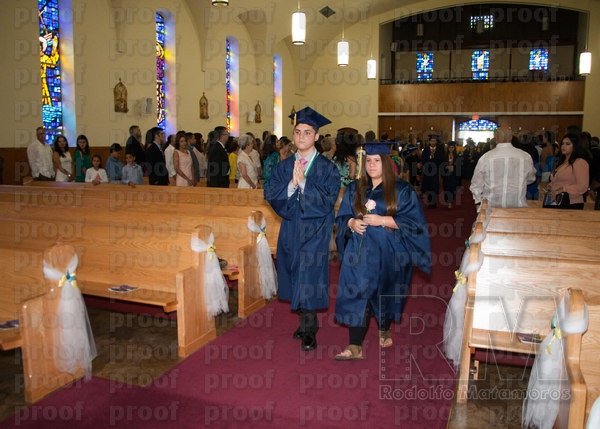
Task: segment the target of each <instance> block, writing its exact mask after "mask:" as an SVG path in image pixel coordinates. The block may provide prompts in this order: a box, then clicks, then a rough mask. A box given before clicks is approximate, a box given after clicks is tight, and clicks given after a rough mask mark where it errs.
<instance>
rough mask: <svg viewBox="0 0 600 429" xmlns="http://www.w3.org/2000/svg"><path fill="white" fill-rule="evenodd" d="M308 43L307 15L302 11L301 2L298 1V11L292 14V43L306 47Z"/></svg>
mask: <svg viewBox="0 0 600 429" xmlns="http://www.w3.org/2000/svg"><path fill="white" fill-rule="evenodd" d="M305 42H306V14H305V13H304V12H302V11H301V10H300V0H298V10H297V11H296V12H294V13H292V43H293V44H294V45H304V43H305Z"/></svg>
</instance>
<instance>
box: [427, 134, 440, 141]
mask: <svg viewBox="0 0 600 429" xmlns="http://www.w3.org/2000/svg"><path fill="white" fill-rule="evenodd" d="M431 139H437V140H439V139H440V136H439V135H437V134H429V140H431Z"/></svg>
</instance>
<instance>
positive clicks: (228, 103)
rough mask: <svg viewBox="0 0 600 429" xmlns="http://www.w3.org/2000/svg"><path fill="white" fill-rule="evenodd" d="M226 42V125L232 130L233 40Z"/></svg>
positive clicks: (228, 129)
mask: <svg viewBox="0 0 600 429" xmlns="http://www.w3.org/2000/svg"><path fill="white" fill-rule="evenodd" d="M225 43H226V48H225V49H226V52H225V91H226V97H227V98H226V101H225V105H226V106H225V112H226V115H227V116H226V118H225V126H226V127H227V131H228V132H231V42H229V39H226V40H225Z"/></svg>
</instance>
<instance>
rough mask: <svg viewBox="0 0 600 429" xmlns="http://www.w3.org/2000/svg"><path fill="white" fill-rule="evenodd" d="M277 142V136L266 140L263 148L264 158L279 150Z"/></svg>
mask: <svg viewBox="0 0 600 429" xmlns="http://www.w3.org/2000/svg"><path fill="white" fill-rule="evenodd" d="M275 142H277V137H276V138H275V140H273V139H270V138H268V139H267V140H265V144H264V145H263V150H262V158H263V160H265V159H266V158H267V157H268V156H269V155H271V154H272V153H273V152H277V146H276V144H275Z"/></svg>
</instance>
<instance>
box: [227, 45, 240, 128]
mask: <svg viewBox="0 0 600 429" xmlns="http://www.w3.org/2000/svg"><path fill="white" fill-rule="evenodd" d="M238 61H239V60H238V41H237V39H236V38H235V37H233V36H227V38H226V39H225V91H226V94H225V96H226V98H225V112H226V124H225V126H226V127H227V131H228V132H229V133H230V134H231V135H234V136H239V133H240V115H239V102H240V97H239V63H238Z"/></svg>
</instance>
